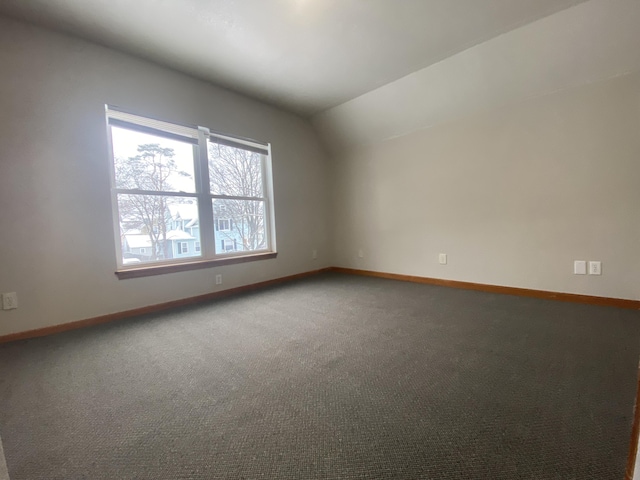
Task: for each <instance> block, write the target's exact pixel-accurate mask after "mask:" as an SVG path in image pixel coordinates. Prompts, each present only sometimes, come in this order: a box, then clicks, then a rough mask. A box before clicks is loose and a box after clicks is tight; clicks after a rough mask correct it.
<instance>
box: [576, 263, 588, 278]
mask: <svg viewBox="0 0 640 480" xmlns="http://www.w3.org/2000/svg"><path fill="white" fill-rule="evenodd" d="M573 274H574V275H586V274H587V261H586V260H576V261H575V262H573Z"/></svg>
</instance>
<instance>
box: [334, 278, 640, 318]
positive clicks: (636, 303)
mask: <svg viewBox="0 0 640 480" xmlns="http://www.w3.org/2000/svg"><path fill="white" fill-rule="evenodd" d="M330 270H331V271H333V272H340V273H348V274H351V275H364V276H367V277H378V278H388V279H391V280H400V281H403V282H413V283H425V284H429V285H439V286H443V287H453V288H463V289H466V290H479V291H481V292H490V293H502V294H507V295H518V296H521V297H533V298H544V299H547V300H559V301H562V302H573V303H586V304H589V305H604V306H608V307H618V308H626V309H631V310H640V300H625V299H622V298H609V297H594V296H591V295H578V294H575V293H559V292H549V291H546V290H530V289H528V288H517V287H503V286H499V285H487V284H484V283H472V282H460V281H457V280H443V279H440V278H430V277H418V276H414V275H400V274H397V273H386V272H376V271H372V270H358V269H355V268H343V267H331V268H330Z"/></svg>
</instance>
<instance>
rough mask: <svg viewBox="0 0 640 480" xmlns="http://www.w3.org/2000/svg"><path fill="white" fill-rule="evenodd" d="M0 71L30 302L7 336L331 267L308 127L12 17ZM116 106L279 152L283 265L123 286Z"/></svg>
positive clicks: (321, 176) (1, 166)
mask: <svg viewBox="0 0 640 480" xmlns="http://www.w3.org/2000/svg"><path fill="white" fill-rule="evenodd" d="M0 69H1V72H2V73H1V74H0V112H1V115H0V246H1V250H0V252H1V253H0V292H9V291H16V292H17V293H18V298H19V308H18V309H17V310H13V311H0V335H4V334H9V333H13V332H17V331H24V330H29V329H34V328H40V327H45V326H49V325H55V324H59V323H66V322H71V321H75V320H81V319H85V318H90V317H94V316H98V315H103V314H108V313H113V312H118V311H123V310H128V309H131V308H135V307H141V306H146V305H152V304H157V303H162V302H167V301H170V300H175V299H179V298H184V297H190V296H194V295H199V294H203V293H207V292H211V291H213V290H215V289H216V287H215V285H214V281H213V277H214V275H215V274H217V273H222V274H223V276H224V285H223V287H224V288H230V287H234V286H238V285H243V284H249V283H255V282H257V281H261V280H266V279H271V278H276V277H281V276H285V275H290V274H295V273H299V272H305V271H309V270H314V269H318V268H322V267H325V266H327V265H329V263H330V262H329V258H328V255H327V246H328V245H327V234H326V232H327V229H326V220H327V208H326V200H327V198H328V197H327V183H326V182H327V171H326V169H327V166H326V161H325V157H324V154H323V152H322V150H321V148H320V147H319V145H318V143H317V140H316V135H315V133H314V131H313V130H312V129H311V127H310V125H309V124H308V122H307V121H306V120H303V119H301V118H299V117H296V116H294V115H291V114H288V113H284V112H282V111H279V110H277V109H274V108H272V107H269V106H266V105H263V104H261V103H258V102H256V101H253V100H250V99H247V98H244V97H242V96H239V95H236V94H233V93H230V92H228V91H225V90H222V89H219V88H215V87H213V86H211V85H208V84H206V83H203V82H200V81H197V80H194V79H192V78H190V77H187V76H185V75H182V74H179V73H176V72H173V71H170V70H167V69H164V68H161V67H159V66H156V65H154V64H151V63H147V62H145V61H142V60H139V59H136V58H133V57H130V56H127V55H124V54H121V53H117V52H115V51H113V50H109V49H106V48H102V47H99V46H96V45H93V44H90V43H87V42H84V41H80V40H77V39H74V38H71V37H67V36H63V35H58V34H55V33H52V32H49V31H45V30H41V29H39V28H36V27H31V26H27V25H25V24H22V23H18V22H14V21H11V20H8V19H4V18H0ZM105 103H109V104H113V105H118V106H121V107H126V108H128V109H130V110H132V111H135V112H138V113H140V114H143V115H145V114H146V115H150V116H155V117H158V118H162V119H167V120H172V121H176V122H184V123H191V124H199V125H204V126H207V127H210V128H212V129H215V130H218V131H222V132H226V133H229V134H237V135H241V136H245V137H251V138H255V139H258V140H263V141H269V142H271V143H272V152H273V175H274V191H275V211H276V228H277V243H278V258H277V259H274V260H266V261H260V262H252V263H246V264H241V265H231V266H227V267H219V268H211V269H204V270H196V271H190V272H183V273H174V274H168V275H160V276H155V277H147V278H141V279H130V280H118V279H117V278H116V276H115V275H114V270H115V265H116V263H115V246H114V240H113V232H112V220H111V206H110V193H109V162H108V157H107V139H106V128H105V120H104V104H105ZM316 248H317V249H318V252H319V258H318V259H317V260H312V259H311V251H312V249H316ZM218 288H219V287H218Z"/></svg>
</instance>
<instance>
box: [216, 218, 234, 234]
mask: <svg viewBox="0 0 640 480" xmlns="http://www.w3.org/2000/svg"><path fill="white" fill-rule="evenodd" d="M217 227H218V230H220V231H221V232H228V231H229V230H231V220H229V219H227V218H220V219H219V220H218V222H217Z"/></svg>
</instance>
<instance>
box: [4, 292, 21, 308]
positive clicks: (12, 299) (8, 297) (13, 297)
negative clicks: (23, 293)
mask: <svg viewBox="0 0 640 480" xmlns="http://www.w3.org/2000/svg"><path fill="white" fill-rule="evenodd" d="M14 308H18V294H17V293H16V292H10V293H3V294H2V309H3V310H13V309H14Z"/></svg>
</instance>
